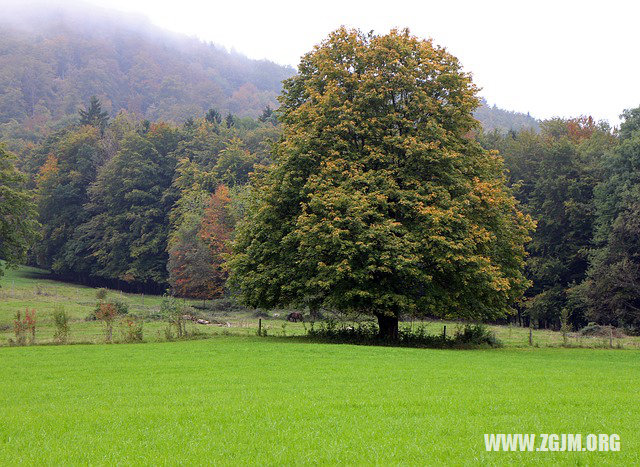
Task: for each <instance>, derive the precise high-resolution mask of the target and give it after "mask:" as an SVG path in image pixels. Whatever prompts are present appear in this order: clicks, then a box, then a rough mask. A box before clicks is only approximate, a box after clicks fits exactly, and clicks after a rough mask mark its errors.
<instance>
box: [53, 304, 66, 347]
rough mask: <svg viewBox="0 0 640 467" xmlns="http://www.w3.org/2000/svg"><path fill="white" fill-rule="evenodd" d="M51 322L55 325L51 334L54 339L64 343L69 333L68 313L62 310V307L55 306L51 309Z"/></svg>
mask: <svg viewBox="0 0 640 467" xmlns="http://www.w3.org/2000/svg"><path fill="white" fill-rule="evenodd" d="M53 324H54V325H55V327H56V331H55V333H54V334H53V338H54V340H55V341H56V342H58V343H59V344H65V343H66V342H67V336H68V334H69V315H67V312H66V311H64V308H62V307H56V309H55V310H54V311H53Z"/></svg>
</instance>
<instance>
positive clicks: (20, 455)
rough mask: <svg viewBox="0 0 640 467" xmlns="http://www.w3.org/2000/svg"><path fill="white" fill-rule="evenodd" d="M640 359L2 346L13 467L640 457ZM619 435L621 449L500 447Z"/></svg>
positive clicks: (230, 346)
mask: <svg viewBox="0 0 640 467" xmlns="http://www.w3.org/2000/svg"><path fill="white" fill-rule="evenodd" d="M638 357H639V354H638V353H637V352H636V351H624V352H620V351H611V350H594V349H531V350H526V349H509V348H507V349H500V350H483V351H478V350H475V351H454V350H424V349H401V348H384V347H364V346H349V345H326V344H311V343H300V342H293V341H286V340H284V339H280V338H271V339H260V338H256V337H251V338H246V337H245V338H241V337H225V336H220V337H217V338H213V339H208V340H204V341H188V342H175V343H150V344H137V345H136V344H123V345H73V346H55V347H42V346H40V347H37V346H36V347H23V348H4V349H0V370H1V371H2V378H0V407H2V411H0V464H1V465H13V464H16V463H29V464H59V465H60V464H115V463H119V464H147V465H151V464H176V463H185V464H193V463H198V464H203V463H207V464H211V463H219V464H227V465H231V464H239V463H251V464H271V465H275V464H278V465H286V464H301V463H313V464H318V463H319V464H335V463H347V464H360V465H362V464H382V465H384V464H415V465H433V464H453V465H462V464H504V463H515V464H529V465H533V464H538V463H544V464H571V465H576V464H578V465H604V464H617V465H632V464H637V463H638V462H640V434H639V433H638V431H637V427H638V426H639V425H640V411H639V410H638V404H639V403H640V396H639V394H638V383H639V382H640V365H638ZM484 433H582V434H584V435H586V434H588V433H617V434H619V435H620V437H621V450H620V452H579V453H571V452H555V453H554V452H523V453H521V452H486V451H485V446H484V437H483V435H484Z"/></svg>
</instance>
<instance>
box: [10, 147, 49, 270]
mask: <svg viewBox="0 0 640 467" xmlns="http://www.w3.org/2000/svg"><path fill="white" fill-rule="evenodd" d="M14 161H15V157H14V156H13V155H12V154H10V153H9V152H8V151H7V150H5V149H4V147H3V146H2V145H0V260H1V261H2V263H1V264H0V276H1V275H2V270H3V268H4V267H12V266H16V265H18V264H20V263H21V262H22V261H24V259H25V255H26V252H27V249H28V248H29V246H30V245H31V244H32V243H33V242H34V241H35V240H36V238H37V237H38V233H39V232H38V229H39V227H40V226H39V224H38V222H37V221H36V216H37V211H36V206H35V202H34V200H33V196H32V195H31V193H29V191H28V190H27V189H26V187H25V182H26V177H25V176H24V175H22V174H21V173H20V172H18V170H17V169H16V168H15V166H14Z"/></svg>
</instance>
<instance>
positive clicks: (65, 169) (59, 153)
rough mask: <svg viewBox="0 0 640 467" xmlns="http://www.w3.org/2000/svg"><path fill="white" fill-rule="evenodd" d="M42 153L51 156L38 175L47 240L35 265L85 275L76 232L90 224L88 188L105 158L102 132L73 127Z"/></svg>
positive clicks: (40, 246) (36, 248)
mask: <svg viewBox="0 0 640 467" xmlns="http://www.w3.org/2000/svg"><path fill="white" fill-rule="evenodd" d="M43 149H44V150H45V151H46V152H48V154H47V155H46V160H45V162H44V164H42V166H41V167H40V169H39V171H38V173H37V175H36V183H37V201H38V214H39V216H38V218H39V221H40V223H41V224H42V234H43V235H42V237H43V238H42V241H40V242H38V243H37V244H36V245H35V246H34V249H33V250H34V254H35V257H36V261H37V263H38V264H39V265H40V266H41V267H44V268H46V269H51V270H53V271H54V272H55V273H58V274H70V273H76V274H78V275H86V274H87V273H88V271H87V268H88V265H87V263H86V261H84V256H83V253H82V251H83V248H84V246H85V245H84V243H83V242H82V241H81V239H80V238H79V235H78V234H79V232H78V227H79V226H80V225H81V224H82V223H83V222H85V221H86V220H87V219H88V214H87V212H86V211H85V209H84V206H85V204H86V203H87V202H88V201H89V194H88V190H89V186H90V185H91V184H92V183H93V182H94V181H95V179H96V175H97V172H98V167H99V166H100V165H101V163H102V162H103V161H104V158H105V157H106V155H105V153H104V150H103V146H102V144H101V137H100V131H99V130H98V129H97V128H95V127H92V126H83V127H80V128H70V129H68V130H66V131H64V132H63V133H62V134H60V135H54V136H53V137H52V141H51V142H50V143H47V144H45V145H44V148H43ZM46 152H45V153H46Z"/></svg>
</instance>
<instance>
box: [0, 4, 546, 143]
mask: <svg viewBox="0 0 640 467" xmlns="http://www.w3.org/2000/svg"><path fill="white" fill-rule="evenodd" d="M65 5H66V6H61V5H57V6H39V7H37V8H28V7H22V8H20V7H13V8H11V7H9V8H4V9H3V12H2V15H1V16H0V139H2V140H4V141H5V142H6V143H8V145H9V148H10V149H12V150H14V151H15V152H18V153H21V152H22V149H23V147H24V143H25V142H29V141H31V142H34V143H36V142H39V141H41V140H42V137H43V136H45V135H46V134H48V133H50V131H51V130H52V128H55V127H60V126H63V125H65V124H67V123H68V121H69V120H70V119H74V118H76V116H77V112H78V109H80V108H83V107H84V106H85V105H86V104H87V102H88V101H89V99H90V98H91V96H93V95H96V96H97V97H98V98H99V99H100V101H101V103H102V106H103V108H104V109H105V110H106V111H107V112H109V114H110V115H111V116H115V115H116V114H117V113H118V111H120V110H122V109H124V110H127V111H129V112H131V113H133V114H136V115H138V116H139V117H142V118H146V119H148V120H150V121H158V120H164V121H168V122H174V123H181V122H184V121H186V120H187V119H189V118H197V117H200V116H202V115H204V114H205V113H206V111H207V110H208V109H210V108H215V109H217V110H218V111H219V112H220V113H221V114H222V115H226V114H228V113H231V114H234V115H237V116H251V117H256V116H258V115H259V114H260V113H261V112H262V110H263V109H264V108H265V107H266V106H267V105H269V106H271V107H274V106H276V105H277V103H276V96H277V95H278V94H279V92H280V89H281V81H282V80H283V79H285V78H287V77H288V76H291V75H292V74H294V73H295V70H294V69H293V68H291V67H285V66H281V65H277V64H275V63H272V62H269V61H265V60H262V61H259V60H250V59H248V58H246V57H244V56H243V55H240V54H238V53H233V52H228V51H227V50H225V49H223V48H221V47H218V46H216V45H213V44H207V43H204V42H202V41H199V40H197V39H195V38H190V37H187V36H184V35H180V34H175V33H171V32H168V31H165V30H163V29H160V28H158V27H156V26H153V25H152V24H151V23H149V21H148V20H146V19H144V18H143V17H139V16H135V15H131V14H124V13H117V12H114V11H111V10H106V9H101V8H98V7H95V6H88V5H84V4H65ZM476 116H477V118H479V120H480V121H481V122H482V123H483V126H484V127H485V129H487V130H493V129H494V128H497V129H499V130H500V131H502V132H506V131H508V130H510V129H514V130H519V129H522V128H534V129H537V121H536V120H535V119H533V118H531V117H529V116H528V115H525V114H518V113H514V112H507V111H503V110H501V109H498V108H496V107H493V108H492V107H488V106H487V105H486V103H484V105H483V107H482V108H480V109H479V110H478V111H477V113H476Z"/></svg>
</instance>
